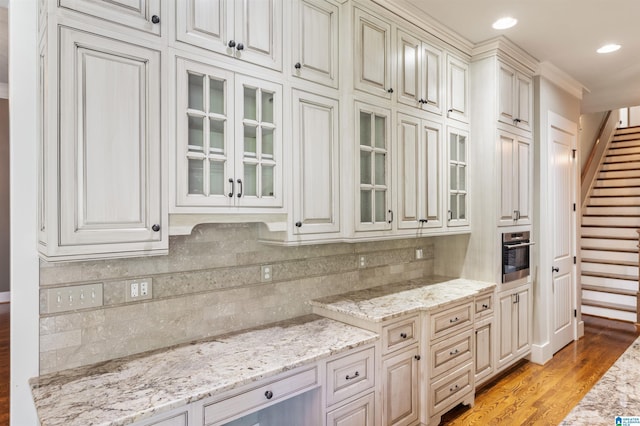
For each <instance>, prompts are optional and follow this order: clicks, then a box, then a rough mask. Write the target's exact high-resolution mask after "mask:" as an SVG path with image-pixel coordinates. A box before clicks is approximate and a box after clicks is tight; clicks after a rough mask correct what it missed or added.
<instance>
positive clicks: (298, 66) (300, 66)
mask: <svg viewBox="0 0 640 426" xmlns="http://www.w3.org/2000/svg"><path fill="white" fill-rule="evenodd" d="M293 67H294V68H295V69H297V70H299V69H300V68H302V64H301V63H300V62H296V64H295V65H294V66H293Z"/></svg>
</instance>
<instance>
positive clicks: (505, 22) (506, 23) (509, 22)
mask: <svg viewBox="0 0 640 426" xmlns="http://www.w3.org/2000/svg"><path fill="white" fill-rule="evenodd" d="M517 23H518V20H517V19H516V18H512V17H511V16H505V17H504V18H500V19H498V20H497V21H496V22H494V23H493V25H492V27H493V29H495V30H506V29H507V28H511V27H513V26H514V25H515V24H517Z"/></svg>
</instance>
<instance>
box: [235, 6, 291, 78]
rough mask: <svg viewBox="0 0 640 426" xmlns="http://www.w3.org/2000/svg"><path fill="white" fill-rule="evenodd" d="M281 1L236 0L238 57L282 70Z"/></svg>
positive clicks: (236, 47)
mask: <svg viewBox="0 0 640 426" xmlns="http://www.w3.org/2000/svg"><path fill="white" fill-rule="evenodd" d="M282 4H283V2H282V1H280V0H236V1H235V38H236V40H235V42H236V46H235V49H236V52H235V56H236V57H237V58H240V59H243V60H245V61H249V62H252V63H254V64H258V65H262V66H265V67H268V68H273V69H275V70H282V33H283V31H282V28H283V27H282Z"/></svg>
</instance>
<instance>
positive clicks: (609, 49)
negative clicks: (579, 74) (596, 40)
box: [596, 44, 621, 53]
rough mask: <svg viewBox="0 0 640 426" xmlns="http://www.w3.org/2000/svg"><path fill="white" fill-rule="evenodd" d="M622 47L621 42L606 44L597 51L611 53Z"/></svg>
mask: <svg viewBox="0 0 640 426" xmlns="http://www.w3.org/2000/svg"><path fill="white" fill-rule="evenodd" d="M620 47H621V46H620V45H619V44H605V45H604V46H602V47H601V48H600V49H598V50H596V52H598V53H611V52H615V51H616V50H618V49H620Z"/></svg>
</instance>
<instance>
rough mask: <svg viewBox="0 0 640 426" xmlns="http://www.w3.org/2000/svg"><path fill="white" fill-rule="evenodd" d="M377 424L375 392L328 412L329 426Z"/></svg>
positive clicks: (369, 425) (372, 425)
mask: <svg viewBox="0 0 640 426" xmlns="http://www.w3.org/2000/svg"><path fill="white" fill-rule="evenodd" d="M375 424H376V422H375V394H374V393H370V394H368V395H366V396H363V397H361V398H358V399H356V400H355V401H353V402H350V403H348V404H347V405H345V406H342V407H340V408H336V409H335V410H333V411H330V412H328V413H327V426H374V425H375Z"/></svg>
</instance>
